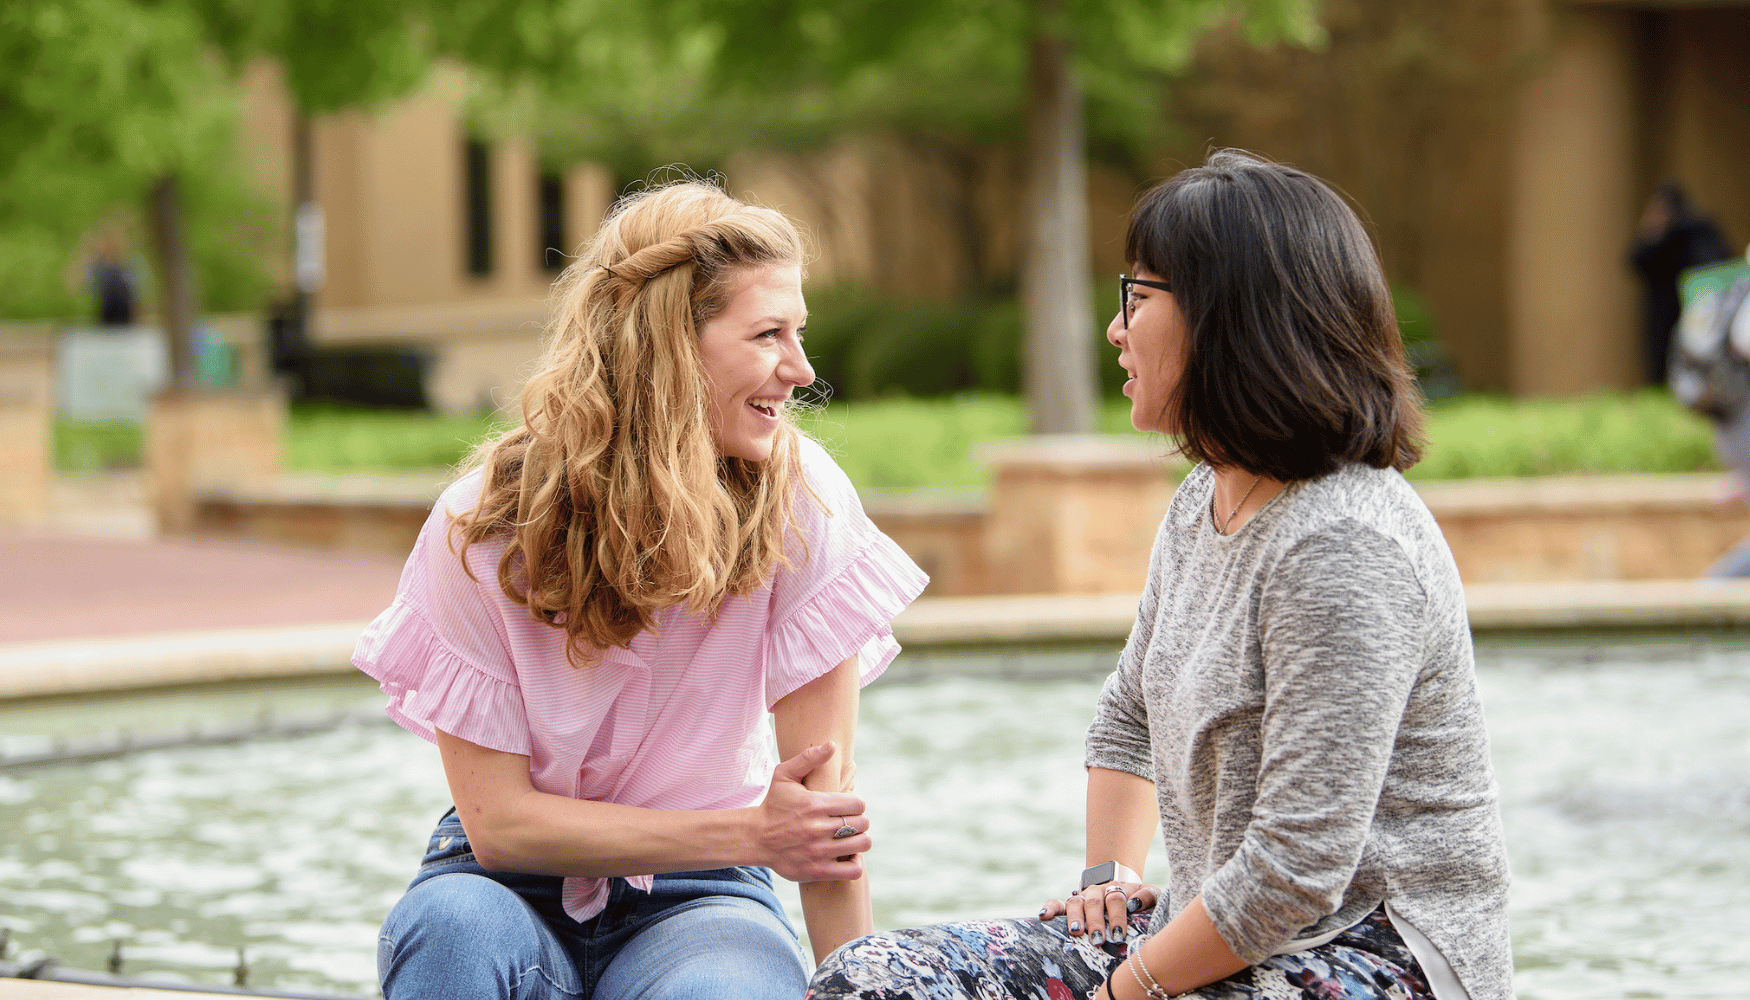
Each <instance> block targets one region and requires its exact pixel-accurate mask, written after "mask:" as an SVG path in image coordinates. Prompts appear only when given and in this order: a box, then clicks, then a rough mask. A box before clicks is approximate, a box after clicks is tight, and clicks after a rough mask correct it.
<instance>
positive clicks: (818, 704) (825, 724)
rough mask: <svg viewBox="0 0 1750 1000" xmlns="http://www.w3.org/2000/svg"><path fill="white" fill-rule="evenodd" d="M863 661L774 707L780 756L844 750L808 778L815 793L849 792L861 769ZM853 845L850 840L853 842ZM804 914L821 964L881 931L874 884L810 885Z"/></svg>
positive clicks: (835, 671)
mask: <svg viewBox="0 0 1750 1000" xmlns="http://www.w3.org/2000/svg"><path fill="white" fill-rule="evenodd" d="M858 683H859V676H858V663H857V658H856V657H854V656H853V657H851V658H850V659H848V660H846V661H845V662H843V663H841V664H839V665H838V666H836V667H834V668H833V669H832V670H831V671H829V672H827V673H826V674H825V675H823V676H821V677H818V678H816V679H815V680H813V681H810V682H809V683H807V684H804V685H803V686H802V687H800V688H798V689H796V691H794V692H793V693H791V694H789V695H786V696H785V697H784V698H782V699H780V700H779V701H778V703H777V704H776V705H774V706H773V707H772V713H773V718H774V721H775V722H776V726H775V729H776V733H777V738H778V752H779V753H780V754H791V753H795V752H797V751H798V750H799V749H800V748H803V747H808V746H813V745H815V744H816V743H819V742H821V741H823V740H831V741H833V742H834V743H835V744H836V745H837V746H838V747H839V751H838V752H837V753H835V754H833V756H832V757H831V758H829V759H828V760H826V761H825V762H823V763H822V764H821V765H820V766H819V767H817V768H815V769H814V770H813V771H812V772H810V773H809V775H808V776H807V777H806V778H803V779H802V784H803V787H805V788H807V789H809V790H810V791H815V792H848V791H850V790H851V786H852V778H853V776H854V774H855V771H856V766H855V764H853V763H852V752H853V750H854V749H855V740H856V737H857V694H858ZM847 843H848V841H847ZM801 895H802V916H803V921H804V923H806V925H807V927H808V943H809V945H810V947H811V948H812V949H813V951H814V960H815V962H816V963H819V962H820V961H821V960H823V959H825V958H826V956H828V955H830V954H832V952H833V950H834V949H836V948H837V947H838V946H839V945H842V944H844V943H845V942H847V941H851V940H854V939H856V938H860V937H862V936H863V935H865V934H869V933H871V932H873V931H874V929H875V921H874V917H873V916H872V915H871V913H870V909H869V880H868V879H867V878H858V879H854V880H845V881H833V882H804V883H803V884H802V887H801Z"/></svg>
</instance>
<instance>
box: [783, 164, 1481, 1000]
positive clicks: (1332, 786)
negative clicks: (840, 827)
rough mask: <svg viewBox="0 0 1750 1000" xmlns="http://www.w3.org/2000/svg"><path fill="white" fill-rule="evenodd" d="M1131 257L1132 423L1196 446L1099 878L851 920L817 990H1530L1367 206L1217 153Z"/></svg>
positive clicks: (1115, 731) (1110, 743) (1464, 999)
mask: <svg viewBox="0 0 1750 1000" xmlns="http://www.w3.org/2000/svg"><path fill="white" fill-rule="evenodd" d="M1127 256H1128V258H1129V260H1130V262H1131V264H1132V274H1131V275H1130V276H1129V277H1127V278H1126V279H1125V280H1124V283H1123V293H1124V297H1123V302H1122V304H1121V308H1120V311H1119V313H1118V315H1117V316H1115V317H1114V318H1113V320H1112V323H1111V325H1110V327H1108V329H1107V336H1108V338H1109V339H1111V341H1112V342H1113V343H1114V344H1116V345H1117V346H1118V347H1119V349H1120V354H1119V363H1120V364H1122V365H1123V366H1124V367H1125V369H1126V370H1127V371H1128V372H1129V373H1130V374H1131V376H1132V378H1131V380H1130V381H1129V382H1128V383H1126V385H1125V390H1124V391H1125V394H1126V395H1128V396H1129V397H1130V400H1131V417H1132V421H1133V422H1134V423H1135V425H1136V426H1137V427H1138V428H1139V429H1144V430H1157V431H1160V432H1161V433H1163V434H1168V435H1172V436H1175V437H1177V438H1178V439H1179V441H1180V442H1181V446H1182V448H1183V449H1184V451H1185V452H1186V453H1187V454H1188V455H1190V456H1191V457H1193V458H1195V459H1197V460H1199V464H1198V465H1197V467H1196V468H1195V469H1194V470H1193V471H1192V472H1191V474H1190V475H1189V476H1187V477H1186V479H1185V481H1184V483H1183V484H1182V485H1181V486H1180V487H1179V490H1178V493H1177V495H1176V496H1175V497H1174V500H1173V503H1172V506H1171V508H1170V509H1169V511H1168V513H1167V515H1166V518H1165V519H1164V520H1163V522H1162V524H1161V528H1160V533H1159V535H1158V536H1157V539H1156V542H1155V548H1154V553H1153V558H1152V560H1151V563H1150V567H1149V573H1148V582H1147V587H1146V590H1145V591H1144V592H1143V595H1142V600H1141V604H1140V607H1139V608H1138V614H1137V620H1136V625H1135V627H1134V628H1133V630H1132V631H1131V635H1130V640H1129V642H1128V643H1127V644H1126V646H1125V649H1124V652H1123V654H1122V656H1121V657H1120V659H1119V662H1118V666H1117V669H1116V670H1115V671H1114V672H1113V673H1112V675H1111V677H1110V678H1109V679H1108V680H1107V682H1106V685H1105V689H1104V691H1103V692H1102V693H1101V696H1100V701H1099V704H1098V707H1097V709H1096V714H1095V719H1094V723H1093V725H1092V727H1091V728H1090V729H1089V731H1088V736H1087V749H1086V763H1087V766H1088V797H1087V858H1086V863H1087V865H1088V869H1087V871H1085V872H1084V873H1083V877H1082V885H1081V888H1080V889H1079V890H1078V891H1077V892H1076V893H1074V894H1072V895H1070V896H1069V897H1068V898H1067V899H1066V900H1063V901H1059V900H1051V901H1049V902H1047V903H1046V905H1045V907H1044V908H1043V909H1041V910H1040V912H1039V919H1038V920H1033V919H1030V918H1029V919H1023V920H1009V921H983V922H968V923H959V924H949V925H943V926H940V927H931V928H923V929H919V930H903V931H896V932H892V933H887V934H878V935H873V936H870V937H867V938H863V939H861V940H859V941H855V942H852V943H851V944H849V945H846V946H845V947H844V948H842V949H840V950H839V951H838V952H837V953H836V954H835V955H833V956H832V957H830V958H829V959H828V960H827V962H826V963H825V964H824V965H823V966H822V967H821V968H820V969H819V970H818V971H817V972H816V974H815V977H814V981H813V986H812V993H811V995H812V996H813V997H815V998H821V1000H824V998H828V997H834V998H838V997H855V998H860V1000H874V998H895V997H914V998H929V1000H939V998H940V1000H948V998H962V997H978V998H981V1000H983V998H997V997H1016V998H1019V997H1028V998H1035V997H1049V998H1051V1000H1068V998H1071V997H1078V998H1079V997H1093V998H1096V1000H1141V998H1144V997H1150V998H1161V997H1177V996H1180V995H1184V994H1191V995H1193V996H1197V997H1202V998H1229V997H1233V998H1237V997H1258V996H1263V997H1275V998H1295V1000H1301V998H1305V1000H1315V998H1317V1000H1336V998H1350V997H1368V998H1373V997H1378V998H1384V997H1392V998H1423V997H1435V998H1438V1000H1498V998H1506V997H1511V996H1512V963H1511V954H1510V951H1509V942H1508V934H1507V919H1506V902H1507V879H1508V873H1507V859H1506V852H1505V850H1504V848H1503V845H1502V838H1501V828H1500V821H1499V816H1498V811H1497V804H1496V790H1495V783H1494V779H1493V776H1492V773H1491V769H1490V764H1489V753H1488V743H1487V737H1486V735H1485V733H1484V728H1483V712H1482V706H1481V704H1480V702H1479V700H1478V695H1477V689H1476V680H1475V676H1474V669H1473V662H1472V653H1471V644H1470V632H1469V628H1468V625H1467V620H1466V614H1465V607H1464V595H1463V591H1462V589H1461V587H1460V584H1459V579H1458V573H1457V570H1456V568H1455V567H1454V565H1453V561H1452V556H1451V553H1450V552H1449V551H1448V549H1447V547H1446V545H1445V543H1444V541H1443V540H1442V537H1441V534H1440V530H1439V528H1438V527H1437V526H1436V525H1435V523H1434V519H1433V517H1432V516H1431V515H1430V514H1429V513H1428V509H1427V507H1426V506H1424V505H1423V504H1422V502H1421V500H1420V499H1419V498H1418V497H1417V495H1416V493H1415V491H1414V490H1412V489H1411V488H1410V486H1409V485H1408V484H1407V483H1406V482H1405V481H1404V478H1403V476H1402V474H1401V472H1402V470H1403V469H1406V468H1408V467H1409V466H1410V465H1411V464H1412V463H1414V462H1415V461H1416V459H1417V457H1418V449H1419V431H1420V411H1419V407H1418V397H1417V393H1416V389H1415V386H1414V383H1413V381H1412V379H1411V376H1410V374H1409V372H1408V371H1407V369H1406V367H1405V364H1404V359H1403V349H1402V345H1401V343H1400V341H1399V336H1398V332H1397V328H1396V324H1395V321H1394V318H1393V314H1392V308H1391V298H1390V294H1389V292H1388V290H1387V287H1386V282H1385V279H1384V276H1383V275H1382V273H1381V271H1380V267H1379V263H1378V261H1377V258H1376V257H1375V255H1374V253H1373V250H1372V247H1371V245H1370V243H1369V242H1368V239H1367V236H1366V233H1365V231H1364V230H1363V229H1362V226H1361V223H1360V221H1359V220H1358V219H1357V218H1356V216H1355V214H1354V213H1353V212H1352V211H1351V210H1350V209H1349V207H1348V206H1347V205H1346V204H1345V203H1344V202H1343V200H1342V199H1341V198H1340V197H1339V196H1338V195H1337V194H1336V193H1334V192H1333V191H1332V190H1331V189H1330V188H1329V187H1327V186H1326V185H1325V184H1323V183H1322V182H1320V181H1319V180H1318V179H1317V178H1315V177H1313V176H1311V175H1309V174H1306V173H1304V172H1302V171H1299V170H1294V169H1291V168H1288V167H1284V166H1280V165H1277V164H1273V163H1268V162H1265V161H1262V160H1259V159H1256V158H1254V157H1251V156H1249V155H1247V154H1243V153H1238V152H1220V153H1217V154H1215V155H1214V156H1212V157H1211V158H1210V160H1209V162H1208V163H1207V164H1206V165H1204V166H1202V167H1199V168H1196V169H1192V170H1187V171H1184V172H1183V173H1181V174H1179V175H1178V176H1176V177H1175V178H1173V179H1172V180H1171V181H1169V182H1167V183H1165V184H1162V185H1160V186H1159V187H1156V188H1155V189H1153V190H1151V191H1150V192H1149V193H1148V194H1146V195H1145V196H1144V197H1143V198H1142V200H1141V202H1140V203H1139V204H1138V205H1137V206H1136V209H1135V212H1134V213H1133V216H1132V219H1131V224H1130V230H1129V235H1128V243H1127ZM1157 824H1158V825H1159V827H1160V828H1161V830H1162V831H1163V836H1164V840H1165V846H1166V854H1167V858H1168V862H1169V865H1168V867H1169V872H1168V877H1167V881H1166V885H1165V887H1164V888H1156V887H1155V886H1153V885H1149V884H1146V883H1144V882H1143V881H1142V878H1141V876H1139V875H1137V874H1135V873H1136V872H1140V871H1141V870H1142V867H1143V862H1144V860H1145V857H1146V855H1147V851H1148V845H1149V842H1150V840H1151V838H1152V837H1153V834H1154V831H1155V829H1156V826H1157ZM1017 835H1025V834H1024V831H1017ZM1070 874H1071V873H1065V875H1066V879H1065V880H1066V881H1067V880H1068V877H1069V876H1070Z"/></svg>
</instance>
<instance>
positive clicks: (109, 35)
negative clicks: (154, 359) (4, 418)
mask: <svg viewBox="0 0 1750 1000" xmlns="http://www.w3.org/2000/svg"><path fill="white" fill-rule="evenodd" d="M0 66H4V67H6V69H5V71H4V72H0V315H4V316H9V317H14V318H17V317H33V316H66V315H70V314H74V313H77V312H80V311H83V308H84V306H83V302H82V297H81V296H80V295H78V294H77V293H75V292H72V291H70V290H69V289H67V287H66V286H65V284H64V275H65V274H66V272H67V271H68V267H69V264H70V262H71V258H72V256H73V254H74V253H75V251H76V249H77V247H78V246H79V244H80V241H81V238H82V237H83V236H85V235H86V234H87V233H89V232H90V231H91V230H92V229H93V228H95V227H96V226H98V225H99V224H100V223H102V222H103V221H105V220H106V219H110V218H113V217H114V216H115V215H116V213H117V212H118V210H123V211H125V210H128V209H132V210H133V211H134V212H135V213H138V214H139V215H143V216H144V220H145V222H146V223H147V228H148V229H150V230H151V233H152V235H153V244H154V247H155V250H156V253H155V254H154V256H155V261H154V265H155V266H154V270H155V272H156V275H157V277H158V283H159V286H160V291H159V300H160V308H161V311H163V312H164V313H166V316H167V318H168V319H169V320H170V321H171V325H173V326H177V327H179V328H180V329H181V331H182V333H183V336H181V337H178V338H172V349H173V359H174V362H175V363H176V364H177V365H178V368H177V370H178V371H179V372H180V373H183V374H184V375H185V376H186V374H187V373H188V372H189V371H190V370H191V369H192V360H191V358H190V357H189V353H188V350H187V347H188V344H189V338H188V336H187V327H188V325H189V323H190V322H191V321H192V318H193V315H192V314H193V308H194V294H195V292H194V289H195V286H196V281H195V273H194V272H196V271H198V272H199V277H200V279H201V280H200V282H199V284H200V286H201V287H202V288H203V289H204V291H205V301H206V303H207V304H208V305H209V306H210V307H214V308H235V307H237V306H241V305H245V304H248V303H250V302H252V301H253V300H255V299H257V297H258V296H259V295H260V294H261V293H262V291H263V290H264V289H265V287H266V278H265V274H264V272H263V271H262V269H261V268H260V266H259V262H258V257H257V256H256V255H254V254H252V253H251V252H250V251H251V250H252V249H253V247H252V244H253V243H254V242H256V241H257V240H259V238H260V235H261V232H262V229H263V227H262V223H263V222H264V220H265V216H264V215H263V206H262V205H261V204H260V202H259V200H258V199H256V198H255V197H254V195H253V194H252V193H251V191H250V190H249V188H248V185H247V184H246V182H245V181H244V180H243V175H242V171H241V169H240V164H239V163H238V158H237V143H236V133H235V123H236V118H237V112H238V107H239V103H240V99H239V96H238V94H237V92H236V90H235V88H233V87H231V86H230V85H229V81H228V79H227V76H226V74H225V72H224V70H223V66H222V65H221V62H220V61H219V60H218V59H217V58H215V54H214V53H213V52H212V51H211V49H210V48H209V47H208V46H207V44H206V41H205V37H204V34H203V30H202V25H201V23H200V21H199V19H198V18H196V17H195V16H194V15H193V13H192V12H191V11H190V10H188V9H187V8H185V7H181V6H178V5H176V4H171V3H165V4H144V3H137V2H129V0H9V2H8V3H6V4H5V5H3V6H0ZM166 210H168V212H167V211H166ZM185 220H186V221H188V222H191V223H192V226H190V227H189V228H191V229H192V230H193V232H194V234H195V235H194V236H193V237H192V238H191V239H190V240H189V241H188V242H187V243H186V245H185V244H183V242H182V239H181V233H182V232H183V231H184V226H183V223H184V221H185ZM167 226H168V227H169V228H168V229H167V228H166V227H167ZM167 238H168V239H169V240H170V241H171V242H172V243H175V244H176V245H177V246H179V247H180V249H179V250H178V251H176V252H175V253H174V255H173V259H167V258H166V257H165V251H164V246H165V243H166V239H167ZM191 261H192V263H191ZM178 308H180V310H181V311H180V313H178V312H177V310H178Z"/></svg>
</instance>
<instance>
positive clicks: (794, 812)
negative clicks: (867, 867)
mask: <svg viewBox="0 0 1750 1000" xmlns="http://www.w3.org/2000/svg"><path fill="white" fill-rule="evenodd" d="M837 751H838V746H837V745H836V744H834V743H831V742H827V743H822V744H820V745H818V746H813V747H809V748H808V749H807V750H804V751H802V752H801V753H799V754H797V755H796V756H794V757H792V758H790V759H789V760H787V761H784V762H783V763H781V764H779V765H778V766H777V767H776V768H775V769H773V771H772V784H771V787H770V788H768V789H767V791H766V799H765V801H764V802H763V803H761V804H760V806H759V807H758V809H757V810H756V819H755V828H754V834H753V840H754V844H755V848H756V850H757V851H758V853H759V854H760V856H761V858H762V861H761V863H762V864H765V865H766V866H767V867H769V868H771V869H772V870H773V871H775V872H777V873H778V874H779V875H782V876H783V877H785V878H787V879H789V880H790V881H792V882H825V881H851V880H854V879H859V878H862V877H863V859H862V855H863V853H864V852H866V851H868V850H869V848H870V847H872V846H874V841H873V840H871V839H870V838H869V826H870V823H869V817H867V816H865V815H864V814H863V813H864V809H865V807H864V805H863V800H862V799H860V798H858V797H857V796H855V795H852V794H851V793H850V791H849V789H850V787H851V777H852V769H851V767H850V766H849V765H848V764H847V766H846V767H845V768H844V770H843V772H842V773H841V777H840V784H842V785H843V786H844V788H845V789H846V790H845V791H842V792H815V791H810V790H809V789H808V788H807V787H806V786H805V785H804V782H805V781H806V780H807V778H808V776H809V775H810V774H812V773H814V770H815V769H816V768H818V767H820V766H821V765H823V764H825V763H826V762H827V761H829V760H831V759H832V755H833V754H834V753H836V752H837Z"/></svg>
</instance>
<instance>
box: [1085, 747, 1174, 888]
mask: <svg viewBox="0 0 1750 1000" xmlns="http://www.w3.org/2000/svg"><path fill="white" fill-rule="evenodd" d="M1159 825H1160V812H1159V809H1158V807H1157V805H1156V803H1155V786H1154V782H1152V781H1149V780H1148V779H1146V778H1140V777H1137V776H1136V775H1134V774H1131V773H1130V772H1128V771H1114V770H1111V769H1110V768H1104V767H1090V768H1088V838H1087V844H1088V853H1087V864H1088V865H1089V866H1092V865H1097V864H1101V863H1103V862H1107V861H1116V862H1119V863H1120V864H1122V865H1124V866H1125V867H1127V868H1129V869H1131V870H1132V871H1135V872H1139V873H1140V872H1141V871H1142V870H1143V865H1144V863H1145V862H1146V861H1147V860H1148V845H1149V842H1150V841H1151V840H1153V839H1154V835H1155V827H1156V826H1159Z"/></svg>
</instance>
